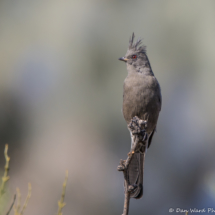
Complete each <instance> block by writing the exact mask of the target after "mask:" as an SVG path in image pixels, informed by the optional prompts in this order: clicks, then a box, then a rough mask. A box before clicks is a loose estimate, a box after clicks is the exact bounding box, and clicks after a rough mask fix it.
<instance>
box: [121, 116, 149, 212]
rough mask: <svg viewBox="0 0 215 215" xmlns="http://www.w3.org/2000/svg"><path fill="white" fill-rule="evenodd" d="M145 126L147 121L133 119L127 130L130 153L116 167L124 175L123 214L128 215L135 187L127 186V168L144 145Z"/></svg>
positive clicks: (145, 136) (145, 139)
mask: <svg viewBox="0 0 215 215" xmlns="http://www.w3.org/2000/svg"><path fill="white" fill-rule="evenodd" d="M146 126H147V120H140V119H139V118H138V117H136V116H135V117H134V118H133V119H132V120H131V122H130V123H129V125H128V129H129V130H130V132H131V138H132V147H131V150H130V152H129V153H128V157H127V159H126V160H120V164H119V166H118V167H117V170H118V171H122V172H123V175H124V187H125V191H124V195H125V198H124V207H123V214H122V215H128V211H129V203H130V192H132V191H134V190H135V188H136V187H135V185H133V184H129V181H128V166H129V164H130V162H131V159H132V157H133V155H134V153H135V152H136V151H138V150H139V149H140V147H142V146H143V144H144V143H146V142H147V138H148V137H147V133H146V131H145V129H143V128H146Z"/></svg>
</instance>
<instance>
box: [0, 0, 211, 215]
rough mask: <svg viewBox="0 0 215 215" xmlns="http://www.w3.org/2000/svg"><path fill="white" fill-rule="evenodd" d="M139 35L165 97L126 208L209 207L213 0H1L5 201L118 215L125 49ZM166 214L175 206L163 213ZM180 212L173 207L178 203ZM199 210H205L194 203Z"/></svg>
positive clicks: (40, 210)
mask: <svg viewBox="0 0 215 215" xmlns="http://www.w3.org/2000/svg"><path fill="white" fill-rule="evenodd" d="M132 32H135V34H136V36H137V37H142V38H143V43H144V44H145V45H147V53H148V57H149V59H150V62H151V65H152V69H153V71H154V73H155V75H156V77H157V79H158V80H159V82H160V85H161V89H162V95H163V105H162V111H161V113H160V117H159V121H158V126H157V133H156V134H155V136H154V141H153V144H152V145H151V147H150V149H149V150H148V153H147V156H146V162H145V174H144V196H143V198H142V199H140V200H133V199H132V200H131V206H130V214H141V215H142V214H148V215H161V214H163V215H166V214H169V208H174V209H176V208H181V209H189V208H197V209H202V208H206V209H207V208H208V207H213V206H214V208H215V192H214V190H215V132H214V131H215V130H214V128H215V114H214V109H215V84H214V83H215V43H214V41H215V1H214V0H204V1H202V0H189V1H187V0H180V1H178V0H161V1H150V0H144V1H142V0H136V1H127V0H123V1H122V0H117V1H113V0H103V1H99V0H88V1H84V0H78V1H77V0H68V1H58V0H36V1H28V0H20V1H13V0H1V1H0V154H1V155H0V169H1V172H0V173H1V174H3V167H4V163H5V161H4V155H3V151H4V145H5V143H8V144H9V155H10V157H11V162H10V173H9V175H10V180H9V183H8V187H7V190H8V195H7V201H8V204H7V206H6V207H5V209H4V210H5V211H6V210H7V209H8V207H9V204H10V202H11V200H12V197H13V194H14V193H15V190H16V187H19V188H20V190H21V193H22V196H23V200H24V198H25V196H26V195H27V184H28V182H31V184H32V197H31V199H30V201H29V204H28V207H27V209H26V214H31V215H37V214H46V215H51V214H56V213H57V201H58V200H59V199H60V196H61V190H62V183H63V180H64V176H65V171H66V170H68V171H69V179H68V185H67V190H66V198H65V201H66V203H67V204H66V206H65V208H64V210H63V214H65V215H66V214H74V215H83V214H89V215H97V214H103V215H108V214H122V209H123V200H124V195H123V174H122V173H119V172H117V170H116V168H117V165H118V163H119V160H120V159H121V158H123V159H125V158H126V155H127V153H128V151H129V149H130V136H129V132H128V130H127V127H126V123H125V121H124V119H123V116H122V112H121V107H122V91H123V88H122V87H123V81H124V79H125V77H126V75H127V71H126V65H125V64H124V63H122V62H120V61H118V58H119V57H122V56H124V54H125V53H126V50H127V47H128V40H129V37H130V36H131V34H132ZM172 214H174V213H172ZM177 214H178V213H177ZM201 214H207V213H201Z"/></svg>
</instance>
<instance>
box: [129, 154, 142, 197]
mask: <svg viewBox="0 0 215 215" xmlns="http://www.w3.org/2000/svg"><path fill="white" fill-rule="evenodd" d="M144 158H145V152H144V153H141V152H136V153H134V154H133V156H132V159H131V162H130V164H129V166H128V172H127V173H128V183H129V185H136V186H137V187H136V189H135V190H134V191H133V192H131V194H130V197H131V198H135V199H140V198H141V197H142V196H143V164H144Z"/></svg>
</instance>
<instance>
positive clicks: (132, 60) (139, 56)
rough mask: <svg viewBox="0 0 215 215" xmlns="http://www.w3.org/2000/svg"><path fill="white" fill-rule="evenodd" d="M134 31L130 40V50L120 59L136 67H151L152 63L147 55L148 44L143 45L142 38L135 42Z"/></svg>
mask: <svg viewBox="0 0 215 215" xmlns="http://www.w3.org/2000/svg"><path fill="white" fill-rule="evenodd" d="M134 37H135V35H134V33H133V34H132V36H131V38H130V40H129V47H128V51H127V52H126V54H125V57H121V58H119V60H121V61H124V62H126V63H127V65H132V66H134V67H135V68H144V67H149V68H150V64H149V61H148V58H147V55H146V46H141V43H142V40H141V39H138V40H137V41H136V42H134Z"/></svg>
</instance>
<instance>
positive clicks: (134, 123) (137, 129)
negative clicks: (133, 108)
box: [128, 116, 148, 142]
mask: <svg viewBox="0 0 215 215" xmlns="http://www.w3.org/2000/svg"><path fill="white" fill-rule="evenodd" d="M146 127H147V120H141V119H139V118H138V117H137V116H135V117H133V118H132V120H131V122H130V123H129V124H128V128H129V130H130V131H131V133H132V134H133V135H138V136H140V140H141V141H143V142H144V141H146V140H147V138H148V135H147V132H146V130H145V128H146ZM142 128H144V129H142Z"/></svg>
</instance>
